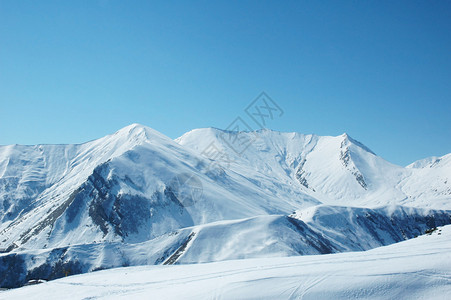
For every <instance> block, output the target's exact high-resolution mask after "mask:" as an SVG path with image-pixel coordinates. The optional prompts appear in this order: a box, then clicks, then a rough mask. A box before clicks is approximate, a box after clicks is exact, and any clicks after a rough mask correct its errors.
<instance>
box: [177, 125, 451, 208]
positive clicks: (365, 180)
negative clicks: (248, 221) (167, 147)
mask: <svg viewBox="0 0 451 300" xmlns="http://www.w3.org/2000/svg"><path fill="white" fill-rule="evenodd" d="M176 142H178V143H179V144H181V145H183V146H186V147H188V148H191V149H193V150H194V151H197V152H198V153H201V154H202V155H204V156H205V157H209V155H210V152H209V150H210V148H212V145H213V146H214V149H215V150H216V152H219V153H220V155H215V156H214V157H213V159H214V160H216V161H217V163H218V164H223V165H224V166H226V167H229V168H230V169H232V170H234V171H235V172H236V173H239V174H242V175H243V176H244V177H247V178H252V180H254V181H256V182H259V183H260V184H261V185H262V186H273V185H275V184H276V182H277V184H280V185H282V186H283V185H286V186H289V187H290V188H291V189H293V190H300V191H302V192H304V193H306V194H308V195H310V196H311V197H313V198H315V199H318V200H319V201H321V202H323V203H327V204H333V205H337V204H338V205H357V206H369V207H377V206H381V205H388V204H406V205H413V206H419V207H421V206H426V207H435V208H442V207H447V208H451V204H450V201H449V199H450V196H449V189H450V184H449V181H448V180H447V179H448V177H450V175H449V174H451V168H450V165H451V164H450V163H448V162H447V161H448V160H449V158H448V157H447V156H445V157H444V158H439V159H436V160H434V162H435V163H433V162H432V163H431V165H433V167H431V168H413V167H407V168H403V167H400V166H397V165H394V164H391V163H389V162H387V161H386V160H384V159H382V158H381V157H379V156H377V155H376V154H375V153H374V152H372V151H371V150H370V149H369V148H368V147H366V146H364V145H363V144H361V143H360V142H358V141H356V140H354V139H352V138H351V137H349V136H348V135H347V134H343V135H340V136H337V137H329V136H323V137H321V136H315V135H303V134H299V133H281V132H275V131H271V130H260V131H256V132H229V131H222V130H219V129H213V128H205V129H196V130H193V131H191V132H188V133H186V134H185V135H183V136H181V137H180V138H178V139H176ZM242 144H244V145H246V146H245V147H240V145H242ZM237 149H240V150H241V149H244V150H242V151H237ZM224 157H225V158H226V159H224ZM440 161H441V163H439V162H440ZM422 164H425V163H416V165H422ZM434 166H435V167H434ZM425 169H427V170H428V171H425ZM419 181H422V184H420V187H418V182H419ZM431 185H432V186H434V188H433V189H432V191H431V192H430V193H427V194H426V195H425V194H424V191H425V190H430V188H428V186H431Z"/></svg>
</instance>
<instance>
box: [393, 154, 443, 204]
mask: <svg viewBox="0 0 451 300" xmlns="http://www.w3.org/2000/svg"><path fill="white" fill-rule="evenodd" d="M406 168H407V169H408V170H409V171H410V174H411V176H409V177H408V178H406V179H405V180H403V181H401V182H400V183H399V188H400V189H401V190H402V191H403V192H404V193H405V194H406V195H407V197H406V199H405V200H404V201H403V202H402V203H403V204H410V203H412V202H413V200H412V199H415V202H416V203H418V205H419V206H420V205H421V206H423V207H434V206H435V205H434V204H435V203H443V207H444V206H445V205H446V203H449V202H450V199H451V154H447V155H444V156H442V157H431V158H426V159H423V160H419V161H416V162H414V163H412V164H410V165H408V166H407V167H406Z"/></svg>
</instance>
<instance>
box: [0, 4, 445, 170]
mask: <svg viewBox="0 0 451 300" xmlns="http://www.w3.org/2000/svg"><path fill="white" fill-rule="evenodd" d="M450 53H451V2H450V1H395V2H394V1H386V2H385V1H330V2H329V1H296V2H285V1H281V2H279V1H273V2H268V1H255V2H254V1H244V2H243V3H238V1H236V2H235V1H224V2H215V3H213V2H210V1H202V2H199V1H180V2H172V1H161V2H160V3H151V1H107V0H104V1H5V0H0V144H3V145H4V144H13V143H14V144H16V143H17V144H36V143H80V142H84V141H88V140H91V139H94V138H99V137H101V136H104V135H106V134H109V133H112V132H114V131H116V130H118V129H119V128H122V127H124V126H126V125H128V124H130V123H141V124H144V125H147V126H150V127H152V128H154V129H156V130H158V131H161V132H162V133H164V134H166V135H167V136H169V137H171V138H176V137H178V136H179V135H181V134H183V133H184V132H186V131H189V130H191V129H194V128H199V127H210V126H212V127H218V128H225V127H227V126H228V125H229V123H230V122H231V121H233V119H234V118H235V117H236V116H245V113H244V111H243V110H244V108H245V107H246V106H247V105H248V104H249V103H250V102H251V101H252V100H253V99H254V98H255V97H256V96H257V95H258V94H259V93H260V92H261V91H266V92H267V93H268V95H270V96H271V97H272V98H273V99H274V100H275V101H276V102H277V103H278V104H279V106H280V107H281V108H282V109H284V111H285V113H284V115H283V116H282V117H281V118H278V119H276V120H274V121H272V122H271V123H270V124H269V127H270V128H272V129H275V130H280V131H298V132H301V133H315V134H319V135H339V134H342V133H343V132H347V133H348V134H350V135H351V136H352V137H354V138H355V139H357V140H359V141H361V142H363V143H364V144H366V145H367V146H369V147H370V148H371V149H372V150H373V151H375V152H376V153H377V154H378V155H380V156H382V157H384V158H386V159H387V160H389V161H391V162H394V163H397V164H401V165H405V164H408V163H410V162H412V161H414V160H417V159H420V158H423V157H427V156H432V155H443V154H446V153H449V152H451V55H450Z"/></svg>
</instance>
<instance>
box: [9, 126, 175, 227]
mask: <svg viewBox="0 0 451 300" xmlns="http://www.w3.org/2000/svg"><path fill="white" fill-rule="evenodd" d="M163 141H165V142H171V141H170V139H169V138H167V137H165V136H163V135H162V134H160V133H158V132H157V131H155V130H152V129H150V128H147V127H144V126H141V125H138V124H132V125H130V126H127V127H125V128H123V129H121V130H119V131H118V132H116V133H115V134H113V135H108V136H106V137H104V138H101V139H98V140H95V141H91V142H88V143H84V144H79V145H36V146H22V145H9V146H0V216H1V217H0V218H1V219H0V223H1V222H6V223H8V221H11V220H13V219H14V218H16V217H17V216H18V214H19V213H21V212H22V213H24V212H26V211H28V210H29V209H31V208H32V207H33V205H32V204H33V202H36V201H39V200H40V199H42V198H46V199H48V198H51V197H55V193H56V192H55V188H57V187H58V188H59V190H58V193H64V194H70V193H71V192H72V191H73V190H74V188H75V187H77V186H78V185H80V184H81V183H82V182H84V181H85V180H86V178H87V177H88V176H89V175H90V174H92V172H93V170H94V168H96V167H97V166H98V165H100V164H102V163H103V162H106V161H107V160H109V159H111V158H113V157H116V156H118V155H121V154H122V153H124V152H125V151H128V150H129V149H131V148H133V147H134V146H136V145H140V144H143V143H161V142H163Z"/></svg>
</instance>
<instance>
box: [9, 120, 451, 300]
mask: <svg viewBox="0 0 451 300" xmlns="http://www.w3.org/2000/svg"><path fill="white" fill-rule="evenodd" d="M235 143H238V145H239V146H240V147H242V146H243V145H245V146H246V147H244V149H243V148H239V147H238V146H237V144H235ZM212 149H213V151H212ZM237 149H241V150H242V151H241V150H237ZM238 152H239V153H238ZM186 174H188V175H189V176H192V177H193V178H195V179H196V180H197V183H198V184H200V185H198V186H197V187H199V186H200V190H201V195H197V196H194V195H193V194H191V195H190V196H189V197H188V199H181V198H180V197H178V196H179V195H178V194H177V193H176V192H174V191H175V188H176V186H174V182H175V181H174V178H180V175H186ZM450 210H451V154H448V155H445V156H443V157H432V158H427V159H423V160H420V161H417V162H414V163H412V164H410V165H409V166H407V167H401V166H397V165H394V164H391V163H389V162H387V161H386V160H384V159H383V158H381V157H379V156H377V155H376V154H375V153H373V152H372V151H371V150H370V149H368V148H367V147H366V146H364V145H363V144H361V143H360V142H358V141H356V140H354V139H352V138H351V137H349V136H348V135H347V134H343V135H340V136H336V137H330V136H316V135H304V134H300V133H281V132H276V131H272V130H267V129H265V130H259V131H255V132H230V131H223V130H219V129H214V128H206V129H196V130H193V131H190V132H188V133H186V134H184V135H183V136H182V137H180V138H178V139H176V140H175V141H174V140H172V139H170V138H168V137H166V136H164V135H163V134H161V133H159V132H157V131H155V130H153V129H151V128H149V127H146V126H142V125H139V124H132V125H130V126H127V127H125V128H123V129H121V130H119V131H118V132H116V133H114V134H112V135H108V136H106V137H103V138H100V139H98V140H94V141H91V142H87V143H84V144H79V145H36V146H23V145H9V146H0V252H3V253H1V254H0V262H2V263H0V282H1V284H2V285H4V286H14V285H17V284H23V282H24V280H25V276H31V275H29V274H30V272H31V271H33V272H35V273H34V274H35V275H33V276H37V277H38V278H37V279H45V278H47V277H45V276H53V275H52V274H53V273H51V272H50V271H49V270H57V271H58V270H59V272H60V273H57V271H55V273H57V275H55V276H54V277H53V278H56V277H61V276H62V275H61V274H63V273H61V270H63V269H61V268H65V267H67V268H75V267H77V268H79V270H78V271H77V272H78V273H80V272H81V273H85V272H92V271H94V270H97V269H105V268H114V267H120V266H137V265H159V264H200V265H198V266H194V265H179V266H172V267H171V266H158V267H145V268H130V269H128V268H124V269H118V270H112V271H110V272H111V273H108V272H95V273H93V274H92V275H86V277H83V276H80V277H71V278H70V279H69V278H68V279H63V280H59V281H55V283H48V284H43V285H39V286H37V287H26V288H23V289H19V290H17V293H18V294H14V293H15V291H11V292H5V293H1V294H0V298H2V297H3V296H5V297H6V296H8V297H10V296H11V297H13V296H14V297H16V296H17V297H19V295H20V293H23V292H24V291H33V290H35V289H36V290H37V291H40V289H43V287H52V288H53V287H54V286H53V284H55V291H57V290H58V288H56V287H59V285H61V287H64V288H68V289H72V288H73V289H74V294H73V296H74V298H83V297H88V296H85V294H84V293H85V292H86V293H87V294H90V295H94V296H99V297H100V296H101V297H108V296H111V297H113V298H114V297H120V296H124V297H127V296H135V294H133V293H135V292H136V296H137V297H145V294H146V293H148V292H149V291H152V293H154V295H155V296H156V297H157V298H161V297H162V296H163V295H164V293H167V295H168V297H169V298H173V297H177V295H184V294H183V293H184V291H183V287H186V296H187V297H188V296H189V297H191V298H202V297H204V298H215V297H218V298H220V297H221V296H224V298H231V299H232V298H234V299H237V298H240V297H241V298H248V297H250V298H261V296H266V297H267V298H290V297H291V296H292V298H295V297H300V296H302V295H304V294H305V295H307V296H311V297H315V296H319V297H323V298H336V297H338V298H350V297H354V296H355V297H358V296H359V295H360V296H362V297H363V298H365V297H366V298H374V299H376V298H391V297H395V296H396V295H398V294H396V293H398V292H399V293H401V291H402V289H404V288H406V286H407V285H408V287H409V288H410V289H411V290H412V291H410V292H409V293H408V294H407V296H412V297H417V298H418V297H423V296H424V297H425V298H429V296H431V297H436V296H437V295H439V292H449V288H447V287H446V284H444V283H447V284H448V285H449V280H450V279H449V270H450V265H449V263H448V262H447V261H446V259H448V258H449V256H446V255H444V252H445V251H444V249H445V248H446V247H448V251H449V250H450V249H451V248H450V246H451V244H450V242H449V235H450V232H449V231H450V229H449V227H446V228H445V229H443V234H441V235H437V236H435V235H433V236H426V237H419V238H416V239H414V240H412V241H407V242H402V243H401V244H399V245H392V246H389V247H382V248H380V249H374V250H370V251H365V252H357V253H348V254H339V255H335V254H334V255H329V254H327V255H321V256H312V255H315V254H324V253H337V252H350V251H362V250H369V249H373V248H376V247H381V246H386V245H389V244H393V243H397V242H400V241H403V240H406V239H409V238H413V237H415V236H417V235H421V234H423V233H424V232H425V230H427V229H430V228H431V227H434V226H437V224H438V225H444V224H450V223H451V219H450V215H451V211H450ZM421 241H423V242H421ZM439 243H443V245H444V246H443V247H442V246H439ZM402 245H403V246H402ZM430 245H432V246H434V245H435V246H434V247H436V248H431V247H432V246H431V247H430ZM409 249H412V250H411V253H410V254H409V251H410V250H409ZM434 249H435V250H437V253H435V252H434V251H433V250H434ZM442 250H443V251H442ZM299 255H307V256H308V257H292V258H281V257H286V256H299ZM367 257H368V258H367ZM381 258H383V259H381ZM21 260H23V261H21ZM231 260H232V261H231ZM417 260H418V261H420V263H414V262H416V261H417ZM221 261H230V263H227V262H221ZM74 262H76V263H79V265H78V266H70V267H68V266H66V265H64V264H65V263H74ZM209 262H215V263H214V264H204V263H209ZM403 263H406V264H408V265H403ZM2 264H3V265H2ZM409 264H412V265H411V266H410V265H409ZM61 265H62V266H63V267H61ZM290 265H291V266H290ZM58 266H59V267H58ZM260 266H262V267H261V268H260ZM295 266H297V267H295ZM316 266H318V269H316ZM354 266H356V267H355V268H354ZM15 268H17V270H21V272H22V273H20V272H19V271H17V272H16V273H17V274H12V275H11V274H10V273H8V272H10V270H16V269H15ZM58 268H59V269H58ZM211 268H213V269H217V270H216V271H211V270H210V269H211ZM360 268H362V269H360ZM422 268H423V269H424V270H427V271H426V272H423V269H422ZM64 270H66V269H64ZM127 270H132V271H131V272H132V273H127V274H135V273H136V274H137V275H136V276H134V275H133V276H131V275H127V276H125V273H124V272H129V271H127ZM247 270H251V271H247ZM259 270H261V271H262V272H261V273H260V272H259ZM430 270H433V271H430ZM437 270H438V271H437ZM323 271H324V272H323ZM14 272H15V271H14ZM121 272H122V273H121ZM352 272H355V274H358V275H359V276H361V278H360V277H358V276H357V275H352ZM434 272H438V273H437V274H438V275H437V276H435V275H434V274H435V273H434ZM19 273H20V274H19ZM221 273H222V274H223V275H221ZM322 273H324V274H325V275H324V276H326V275H327V276H326V277H322V276H323V275H321V274H322ZM445 273H446V274H445ZM27 274H28V275H27ZM102 274H103V275H102ZM110 274H111V275H110ZM340 274H341V275H340ZM384 274H385V275H386V276H384ZM444 274H445V275H444ZM191 275H192V278H194V279H192V280H191V279H189V277H190V276H191ZM260 275H261V276H262V277H260ZM428 275H430V276H431V278H429V279H428V277H427V276H428ZM11 276H16V277H17V278H15V279H17V280H16V282H15V281H14V280H15V279H14V280H10V278H11ZM39 276H43V277H39ZM89 276H93V277H89ZM96 276H97V277H96ZM101 276H105V278H104V280H105V284H104V285H102V284H101V283H100V281H101V279H100V278H101ZM116 276H119V277H121V278H122V277H123V278H130V282H128V283H127V281H124V283H123V284H120V282H117V281H115V280H116V279H115V277H116ZM221 276H222V277H221ZM357 277H358V278H357ZM26 278H27V279H26V280H28V277H26ZM76 278H82V280H84V279H83V278H87V279H86V280H87V281H86V282H84V283H80V284H79V285H78V283H75V282H72V283H71V281H70V280H72V279H73V280H76ZM221 278H224V279H225V281H224V282H222V281H221ZM359 278H360V279H359ZM421 278H423V279H424V278H425V279H424V281H421V280H420V279H421ZM145 279H146V280H145ZM26 280H25V282H26ZM96 280H97V281H96ZM329 280H331V281H330V282H331V284H330V285H328V282H329ZM372 280H374V283H373V282H372ZM91 281H92V285H89V282H91ZM168 281H172V282H173V284H174V287H175V289H174V290H172V289H171V288H170V283H169V282H168ZM65 282H68V283H65ZM403 282H405V283H403ZM115 284H119V287H118V288H114V287H113V285H115ZM428 284H430V286H429V285H428ZM77 286H79V287H80V290H79V291H78V290H77ZM269 286H271V290H268V288H265V287H269ZM272 287H274V290H272ZM340 287H343V288H340ZM358 287H361V289H360V288H358ZM433 287H436V290H437V291H438V292H437V293H435V290H434V288H433ZM203 290H205V294H204V293H203V292H202V291H203ZM108 291H110V292H108ZM321 291H324V292H321ZM77 292H79V293H80V294H77ZM347 292H349V294H346V293H347ZM40 293H41V292H40ZM42 293H44V292H42ZM108 293H110V294H108ZM129 293H132V294H129ZM266 293H267V294H266ZM343 293H345V294H343ZM359 293H360V294H359ZM24 295H25V294H24ZM55 295H59V294H58V293H56V294H55ZM71 295H72V294H71ZM290 295H291V296H290ZM403 295H404V294H403ZM38 296H39V297H38ZM41 296H42V297H47V296H48V295H45V294H39V293H37V294H36V297H38V298H42V297H41ZM160 296H161V297H160ZM385 296H387V297H385ZM48 297H50V298H51V297H52V296H48ZM55 297H56V296H55Z"/></svg>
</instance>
